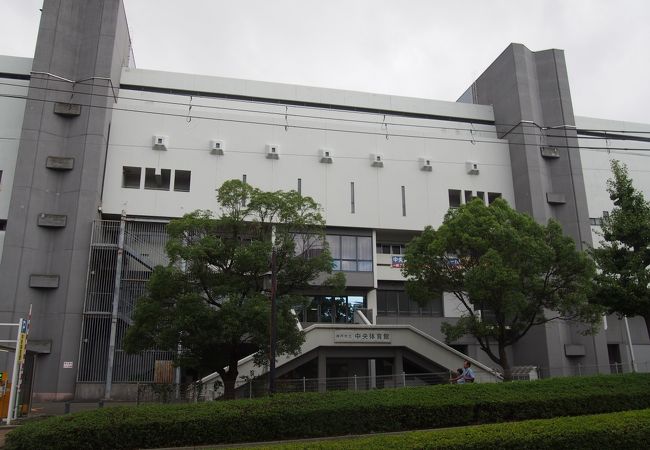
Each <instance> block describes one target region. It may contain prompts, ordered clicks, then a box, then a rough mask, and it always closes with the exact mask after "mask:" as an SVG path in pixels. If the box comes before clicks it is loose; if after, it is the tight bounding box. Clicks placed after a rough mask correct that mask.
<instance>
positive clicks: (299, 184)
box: [298, 178, 302, 195]
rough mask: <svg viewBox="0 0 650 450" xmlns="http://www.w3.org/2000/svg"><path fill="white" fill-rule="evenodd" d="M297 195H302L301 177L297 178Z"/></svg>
mask: <svg viewBox="0 0 650 450" xmlns="http://www.w3.org/2000/svg"><path fill="white" fill-rule="evenodd" d="M298 195H302V178H298Z"/></svg>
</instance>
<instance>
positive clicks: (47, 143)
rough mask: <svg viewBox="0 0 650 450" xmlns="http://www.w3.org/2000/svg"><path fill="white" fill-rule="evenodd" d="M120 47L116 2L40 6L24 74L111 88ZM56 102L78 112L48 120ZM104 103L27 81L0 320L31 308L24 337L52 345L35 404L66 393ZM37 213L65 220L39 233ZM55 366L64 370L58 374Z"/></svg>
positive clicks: (86, 92)
mask: <svg viewBox="0 0 650 450" xmlns="http://www.w3.org/2000/svg"><path fill="white" fill-rule="evenodd" d="M129 46H130V39H129V35H128V28H127V24H126V16H125V13H124V7H123V5H122V2H121V0H103V1H102V0H88V1H82V2H80V1H75V0H45V1H44V5H43V10H42V17H41V24H40V28H39V34H38V40H37V44H36V52H35V55H34V61H33V67H32V70H33V72H48V73H51V74H53V75H56V76H59V77H63V78H66V79H69V80H82V79H87V78H91V77H109V78H111V80H112V83H113V85H114V86H115V87H117V86H119V77H120V73H121V67H122V66H126V65H127V64H128V57H129ZM116 92H117V91H116ZM56 102H69V103H75V104H80V105H81V113H80V115H78V116H76V117H63V116H60V115H57V114H55V113H54V107H55V103H56ZM113 104H114V100H113V91H112V89H111V88H110V84H109V83H108V82H107V81H105V80H94V81H87V82H83V83H75V84H72V83H68V82H64V81H61V80H59V79H56V78H55V77H52V76H48V75H41V74H36V73H32V78H31V81H30V86H29V93H28V100H27V104H26V108H25V116H24V121H23V129H22V135H21V141H20V146H19V150H18V159H17V163H16V176H15V181H14V185H13V192H12V197H11V203H10V207H9V220H8V224H7V231H6V236H5V242H4V250H3V258H2V265H1V266H0V315H1V320H2V321H3V322H7V321H16V320H17V319H18V318H19V317H26V316H27V311H28V309H29V305H30V304H32V305H33V316H32V326H31V333H30V339H38V340H49V341H51V342H52V350H51V353H50V354H45V355H41V356H39V358H38V360H37V364H36V374H35V379H34V383H35V385H34V392H35V394H36V395H35V399H37V400H55V399H64V398H70V397H72V396H73V393H74V383H75V377H76V368H77V363H78V361H77V358H78V354H79V337H80V331H81V323H82V320H81V319H82V309H83V302H84V290H85V280H86V272H87V268H88V253H89V245H90V231H91V222H92V220H93V219H95V218H96V217H97V216H98V213H97V211H98V207H99V206H100V203H99V202H100V196H101V183H102V175H103V170H104V162H105V152H106V145H107V139H108V129H109V122H110V117H111V110H110V107H111V106H112V105H113ZM48 156H57V157H67V158H74V168H73V169H72V170H69V171H57V170H52V169H49V168H46V160H47V158H48ZM41 213H47V214H57V215H65V216H66V217H67V220H66V225H65V227H63V228H44V227H39V226H38V225H37V218H38V216H39V214H41ZM33 274H47V275H56V276H58V277H59V282H58V287H56V288H47V289H46V288H34V287H30V275H33ZM64 361H72V362H73V363H74V368H73V369H63V362H64Z"/></svg>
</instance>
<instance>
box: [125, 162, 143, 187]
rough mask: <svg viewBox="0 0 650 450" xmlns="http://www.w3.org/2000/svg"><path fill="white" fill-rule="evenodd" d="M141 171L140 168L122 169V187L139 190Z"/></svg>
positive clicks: (126, 167) (128, 167)
mask: <svg viewBox="0 0 650 450" xmlns="http://www.w3.org/2000/svg"><path fill="white" fill-rule="evenodd" d="M141 177H142V169H141V168H140V167H131V166H123V167H122V187H123V188H129V189H140V178H141Z"/></svg>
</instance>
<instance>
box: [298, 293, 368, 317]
mask: <svg viewBox="0 0 650 450" xmlns="http://www.w3.org/2000/svg"><path fill="white" fill-rule="evenodd" d="M365 305H366V299H365V297H363V296H353V295H350V296H342V297H333V296H328V295H316V296H313V297H311V301H310V302H309V303H308V304H307V305H306V306H305V305H300V306H299V307H296V309H295V310H296V315H297V316H298V319H299V320H300V321H301V322H321V323H322V322H324V323H354V313H355V311H356V310H357V309H360V308H365Z"/></svg>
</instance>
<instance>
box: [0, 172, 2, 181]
mask: <svg viewBox="0 0 650 450" xmlns="http://www.w3.org/2000/svg"><path fill="white" fill-rule="evenodd" d="M0 184H2V170H0Z"/></svg>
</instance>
